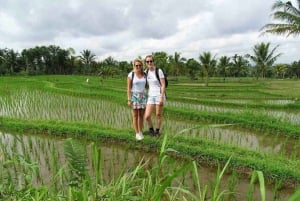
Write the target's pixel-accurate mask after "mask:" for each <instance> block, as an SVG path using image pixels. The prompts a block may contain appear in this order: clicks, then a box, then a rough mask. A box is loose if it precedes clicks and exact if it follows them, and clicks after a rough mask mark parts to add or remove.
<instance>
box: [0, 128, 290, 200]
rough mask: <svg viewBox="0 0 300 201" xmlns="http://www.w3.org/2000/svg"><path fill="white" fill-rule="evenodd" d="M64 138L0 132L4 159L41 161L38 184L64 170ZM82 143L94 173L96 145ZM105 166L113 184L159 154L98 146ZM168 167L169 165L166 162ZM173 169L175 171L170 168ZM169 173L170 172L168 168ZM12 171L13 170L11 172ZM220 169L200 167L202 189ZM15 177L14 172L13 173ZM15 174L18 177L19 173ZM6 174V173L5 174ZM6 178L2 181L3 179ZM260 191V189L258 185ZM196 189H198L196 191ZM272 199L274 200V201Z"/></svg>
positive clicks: (225, 183)
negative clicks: (117, 178) (142, 161)
mask: <svg viewBox="0 0 300 201" xmlns="http://www.w3.org/2000/svg"><path fill="white" fill-rule="evenodd" d="M63 140H64V139H63V138H61V137H57V136H56V137H55V136H51V137H49V136H44V135H43V136H42V135H12V134H8V133H1V132H0V148H1V152H0V153H1V154H0V160H4V155H3V154H6V156H8V155H9V156H10V157H11V158H12V157H13V155H16V154H20V155H23V156H24V157H25V158H27V161H32V162H37V164H38V166H39V171H38V175H36V178H35V179H34V185H39V184H45V185H49V184H51V179H52V178H53V174H54V173H53V171H54V169H55V168H61V167H64V166H65V164H66V157H65V153H64V148H63ZM80 142H81V143H82V144H83V145H85V147H86V150H87V151H86V153H87V161H88V164H87V166H88V167H87V168H88V169H89V170H90V171H92V170H93V168H92V165H91V157H92V151H91V147H92V146H91V144H92V142H90V141H86V140H85V139H81V140H80ZM97 147H98V150H99V153H100V158H101V163H102V169H101V172H102V175H103V179H104V180H105V181H110V180H111V179H112V178H116V177H117V176H118V175H119V174H120V173H122V172H124V171H125V172H126V171H131V170H133V169H134V168H135V167H136V166H137V165H138V164H139V162H140V161H141V160H144V161H146V168H152V167H153V166H155V164H156V162H157V155H156V154H155V153H148V152H144V151H141V150H134V149H128V148H126V147H125V146H123V145H121V144H102V143H99V144H97ZM166 164H167V163H166ZM181 164H182V161H181V162H180V161H177V162H176V164H175V166H180V165H181ZM170 169H171V168H170ZM164 170H165V171H168V170H169V168H168V167H164ZM7 171H12V170H7ZM216 172H217V170H216V169H215V168H212V167H205V164H202V166H200V167H199V168H198V174H199V178H200V183H201V184H202V187H203V186H204V185H205V184H207V185H209V184H210V183H213V182H214V181H215V179H216ZM11 173H12V174H13V172H11ZM15 174H17V173H16V172H15ZM2 175H3V174H2ZM232 178H233V177H232V173H228V174H227V175H225V176H223V179H222V181H221V182H222V184H221V186H222V187H221V189H220V190H221V191H222V190H223V189H228V188H229V186H231V187H232V184H231V185H230V184H229V183H230V182H232V181H233V179H232ZM0 179H2V178H0ZM178 180H180V181H181V182H183V183H184V184H185V185H187V186H189V187H190V189H193V188H194V187H195V186H194V184H195V183H194V179H193V177H192V173H191V172H188V173H187V174H185V175H184V176H182V177H179V178H178ZM249 183H250V179H249V178H239V179H238V181H237V182H235V184H234V187H233V188H234V189H233V190H234V191H235V192H237V194H235V195H236V199H237V200H239V201H243V200H246V196H245V195H246V193H247V190H248V188H249ZM256 189H259V188H258V186H257V187H256ZM273 189H274V186H271V185H267V186H266V194H267V200H273V194H274V193H273ZM195 190H196V189H195ZM291 191H292V189H285V190H282V191H281V192H279V196H280V199H281V200H287V197H288V196H289V195H290V194H291V193H292V192H291ZM271 198H272V199H271ZM259 199H260V194H259V190H256V191H255V195H254V200H259Z"/></svg>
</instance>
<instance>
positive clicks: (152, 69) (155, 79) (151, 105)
mask: <svg viewBox="0 0 300 201" xmlns="http://www.w3.org/2000/svg"><path fill="white" fill-rule="evenodd" d="M145 62H146V65H147V68H148V70H147V71H146V72H147V73H146V75H147V77H146V79H147V83H148V85H149V91H148V100H147V106H146V111H145V119H146V121H147V122H148V126H149V134H150V135H151V136H156V137H158V136H159V135H160V127H161V123H162V112H163V106H164V104H165V101H166V82H165V76H164V73H163V71H162V70H161V69H160V68H158V69H156V68H157V67H156V66H155V64H154V57H153V56H152V55H147V56H146V58H145ZM156 72H157V74H158V75H156ZM153 110H155V117H156V122H155V123H156V125H155V130H154V128H153V122H152V119H151V116H152V112H153Z"/></svg>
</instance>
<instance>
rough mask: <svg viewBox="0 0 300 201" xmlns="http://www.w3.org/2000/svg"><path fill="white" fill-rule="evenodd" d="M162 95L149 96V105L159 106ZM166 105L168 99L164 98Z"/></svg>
mask: <svg viewBox="0 0 300 201" xmlns="http://www.w3.org/2000/svg"><path fill="white" fill-rule="evenodd" d="M159 100H160V95H159V96H148V99H147V105H148V104H149V105H159ZM165 103H166V97H164V104H165Z"/></svg>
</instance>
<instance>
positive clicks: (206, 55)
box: [199, 52, 217, 86]
mask: <svg viewBox="0 0 300 201" xmlns="http://www.w3.org/2000/svg"><path fill="white" fill-rule="evenodd" d="M215 57H216V55H215V56H214V57H212V55H211V53H210V52H203V54H201V55H200V56H199V60H200V66H201V67H202V68H203V70H204V75H205V77H206V83H205V86H208V80H209V76H210V73H211V71H213V70H214V68H215V67H216V65H217V60H216V59H215Z"/></svg>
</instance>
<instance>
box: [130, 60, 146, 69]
mask: <svg viewBox="0 0 300 201" xmlns="http://www.w3.org/2000/svg"><path fill="white" fill-rule="evenodd" d="M136 62H139V63H140V64H141V65H142V67H141V70H142V71H144V63H143V61H142V60H141V59H139V58H137V59H135V60H134V61H133V63H132V66H133V69H134V66H135V63H136Z"/></svg>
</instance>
